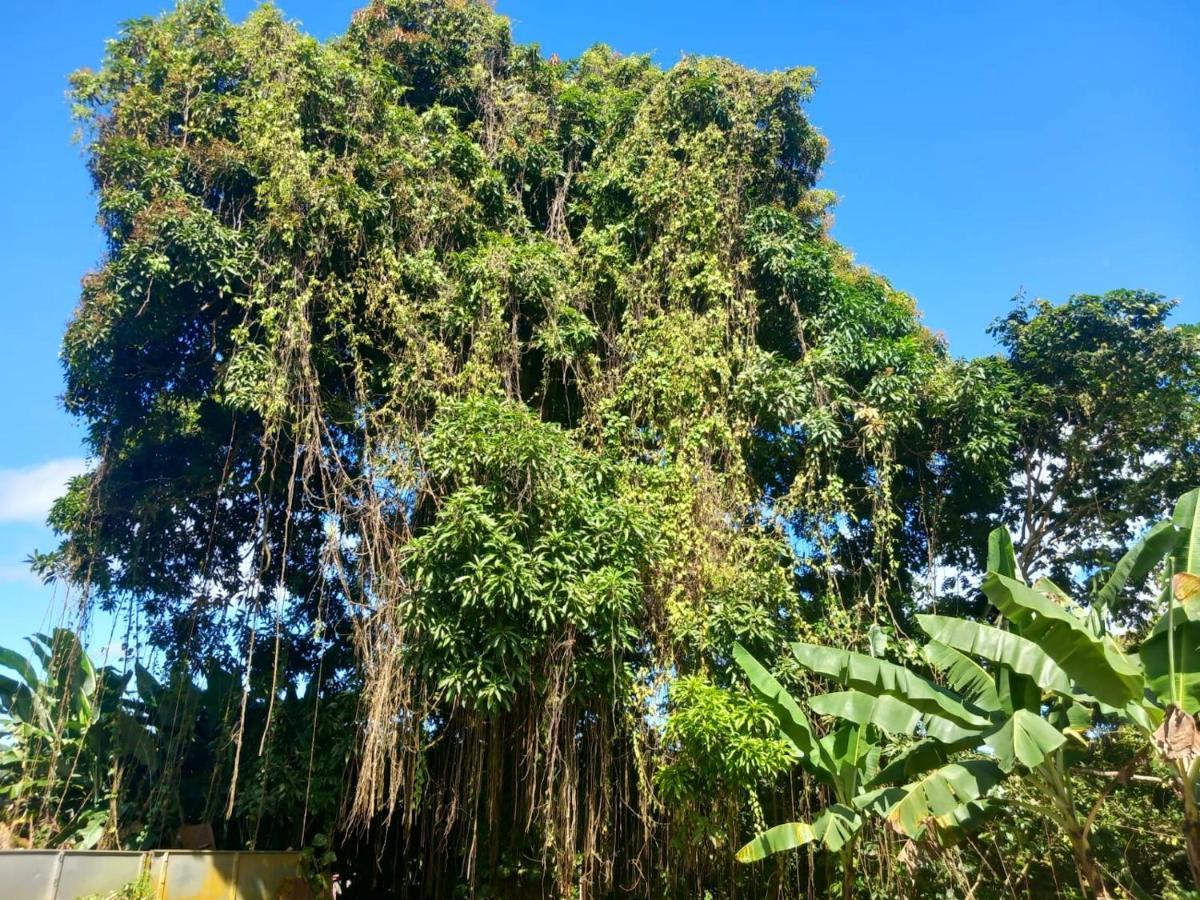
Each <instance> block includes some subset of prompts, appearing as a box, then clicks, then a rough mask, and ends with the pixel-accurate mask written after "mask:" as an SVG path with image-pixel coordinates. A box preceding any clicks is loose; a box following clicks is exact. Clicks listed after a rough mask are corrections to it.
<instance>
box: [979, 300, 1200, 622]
mask: <svg viewBox="0 0 1200 900" xmlns="http://www.w3.org/2000/svg"><path fill="white" fill-rule="evenodd" d="M1174 307H1175V302H1174V301H1170V300H1166V299H1164V298H1163V297H1161V296H1160V295H1158V294H1151V293H1148V292H1145V291H1126V290H1122V291H1110V292H1109V293H1106V294H1103V295H1100V296H1095V295H1088V294H1080V295H1077V296H1074V297H1071V298H1070V299H1069V300H1068V301H1067V302H1065V303H1063V304H1060V305H1054V304H1051V303H1049V302H1048V301H1045V300H1037V301H1034V302H1029V303H1026V302H1022V303H1020V304H1018V305H1017V307H1016V308H1014V309H1013V311H1012V312H1011V313H1009V314H1008V315H1007V316H1005V317H1004V318H1003V319H1000V320H998V321H997V322H996V323H995V324H994V325H993V326H992V328H991V333H992V335H993V336H994V337H995V338H996V339H997V340H998V341H999V342H1000V344H1001V346H1002V347H1003V348H1004V351H1005V357H1006V360H1007V363H1008V366H1009V368H1010V369H1011V371H1012V373H1013V376H1014V377H1015V379H1016V380H1015V384H1014V385H1013V388H1012V390H1013V392H1014V397H1015V399H1016V401H1017V408H1016V410H1015V412H1016V414H1017V417H1018V422H1019V425H1018V429H1019V439H1018V441H1017V443H1016V471H1015V478H1014V479H1013V482H1012V486H1011V488H1010V490H1009V493H1008V498H1007V501H1006V503H1005V508H1004V520H1005V522H1007V523H1008V524H1009V525H1011V527H1012V528H1013V529H1014V531H1015V537H1016V541H1017V546H1018V559H1019V562H1020V566H1021V569H1022V571H1024V572H1025V573H1027V575H1028V576H1030V577H1033V576H1037V575H1041V574H1047V575H1049V576H1051V577H1052V578H1054V579H1055V580H1056V581H1058V582H1059V583H1063V584H1066V583H1069V582H1071V581H1077V580H1079V579H1080V578H1081V577H1082V578H1085V579H1086V578H1088V577H1090V576H1091V575H1092V574H1093V573H1094V572H1095V570H1096V567H1097V566H1098V565H1099V564H1100V563H1101V562H1103V561H1104V560H1106V559H1110V558H1112V557H1113V556H1114V552H1113V551H1114V550H1115V549H1116V548H1119V547H1122V546H1124V545H1126V544H1127V543H1128V542H1129V541H1130V539H1131V538H1133V537H1136V536H1137V533H1138V532H1139V531H1140V530H1141V529H1142V528H1144V527H1146V526H1147V525H1148V524H1149V523H1150V522H1152V521H1154V520H1155V519H1156V518H1157V517H1159V516H1160V515H1161V514H1162V513H1163V512H1164V511H1165V510H1167V509H1168V508H1169V507H1170V504H1171V502H1172V499H1173V498H1174V497H1177V496H1179V495H1181V494H1183V493H1184V492H1185V491H1187V490H1188V489H1190V488H1191V487H1193V486H1195V485H1196V484H1197V483H1198V482H1200V335H1198V334H1197V332H1196V329H1195V328H1194V327H1192V326H1186V325H1172V324H1170V323H1169V322H1168V317H1169V315H1170V313H1171V310H1172V309H1173V308H1174ZM1140 587H1141V584H1136V585H1130V586H1129V587H1128V589H1127V591H1126V593H1125V595H1124V597H1123V603H1122V604H1120V605H1119V606H1118V607H1116V608H1115V611H1116V612H1118V613H1120V614H1123V615H1125V616H1128V617H1130V618H1132V619H1136V618H1137V616H1138V615H1139V612H1140V611H1141V610H1142V609H1143V606H1142V605H1140V604H1138V603H1137V602H1136V600H1135V592H1136V590H1137V589H1139V588H1140Z"/></svg>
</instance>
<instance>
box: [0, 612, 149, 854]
mask: <svg viewBox="0 0 1200 900" xmlns="http://www.w3.org/2000/svg"><path fill="white" fill-rule="evenodd" d="M28 640H29V644H30V647H31V648H32V650H33V658H29V657H26V656H23V655H22V654H20V653H18V652H16V651H15V650H10V649H7V648H0V667H3V668H5V669H8V670H10V671H11V672H13V673H15V675H16V677H15V678H14V677H10V676H8V675H0V796H3V797H4V798H5V800H6V803H5V805H4V813H3V819H4V821H5V824H6V825H7V826H8V828H9V829H10V830H11V831H12V832H15V833H17V834H19V835H22V836H23V837H24V838H25V839H26V840H27V841H29V842H30V843H32V844H33V845H35V846H62V845H66V846H72V847H77V848H81V849H90V848H92V847H96V846H104V845H105V844H107V845H109V846H113V845H115V841H116V824H117V822H116V820H117V794H116V789H115V786H116V785H117V784H118V783H119V781H120V769H121V766H122V762H123V760H122V755H123V749H122V748H123V747H124V746H127V745H128V744H129V743H131V742H133V743H136V742H138V741H140V740H142V739H143V732H142V730H141V728H140V726H139V725H138V723H137V722H136V721H135V720H134V719H133V718H132V717H131V716H130V715H129V714H128V713H127V712H126V710H125V709H124V695H125V689H126V686H127V685H128V683H129V675H128V674H124V675H123V674H121V673H119V672H117V671H116V670H115V669H113V668H111V667H107V666H106V667H103V668H97V667H96V666H95V665H93V663H92V661H91V660H90V659H89V658H88V655H87V653H86V652H85V651H84V648H83V645H82V644H81V642H80V640H79V638H78V636H77V635H75V634H74V633H73V632H71V631H68V630H66V629H55V631H54V632H53V633H52V634H51V635H44V634H38V635H35V636H33V637H31V638H29V639H28Z"/></svg>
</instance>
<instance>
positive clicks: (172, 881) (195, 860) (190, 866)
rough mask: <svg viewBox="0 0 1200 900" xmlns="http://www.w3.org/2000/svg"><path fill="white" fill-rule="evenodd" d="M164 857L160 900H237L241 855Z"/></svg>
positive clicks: (173, 854) (166, 852)
mask: <svg viewBox="0 0 1200 900" xmlns="http://www.w3.org/2000/svg"><path fill="white" fill-rule="evenodd" d="M160 853H161V855H162V857H163V869H162V872H161V874H160V875H159V879H160V880H159V882H158V893H157V896H159V897H162V898H164V900H236V898H237V892H236V885H237V863H238V855H239V854H237V853H221V852H216V853H200V852H193V851H188V850H181V851H173V850H164V851H160ZM155 855H156V856H157V855H159V854H157V853H156V854H155Z"/></svg>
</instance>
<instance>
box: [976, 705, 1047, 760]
mask: <svg viewBox="0 0 1200 900" xmlns="http://www.w3.org/2000/svg"><path fill="white" fill-rule="evenodd" d="M1065 742H1066V738H1064V737H1063V736H1062V734H1061V733H1060V732H1059V731H1058V730H1057V729H1055V727H1054V726H1053V725H1051V724H1050V723H1049V722H1047V721H1046V720H1045V719H1043V718H1042V717H1041V716H1039V715H1037V714H1036V713H1031V712H1029V711H1028V710H1024V709H1018V710H1017V711H1016V712H1014V713H1013V714H1012V717H1011V718H1010V719H1009V720H1008V721H1007V722H1005V723H1004V724H1003V725H1001V726H1000V727H999V728H998V729H996V730H995V731H994V732H992V733H991V734H989V735H988V736H987V737H986V738H984V743H985V744H987V746H989V747H991V748H992V751H993V752H994V753H995V754H996V763H997V765H999V766H1000V768H1001V770H1003V771H1005V772H1011V771H1012V770H1013V769H1014V768H1016V765H1017V763H1020V764H1021V765H1023V766H1024V767H1025V768H1027V769H1036V768H1037V767H1038V766H1040V765H1041V764H1042V763H1043V762H1045V760H1046V757H1047V756H1049V755H1050V754H1051V753H1053V752H1054V751H1055V750H1057V749H1058V748H1059V747H1061V746H1062V745H1063V744H1064V743H1065Z"/></svg>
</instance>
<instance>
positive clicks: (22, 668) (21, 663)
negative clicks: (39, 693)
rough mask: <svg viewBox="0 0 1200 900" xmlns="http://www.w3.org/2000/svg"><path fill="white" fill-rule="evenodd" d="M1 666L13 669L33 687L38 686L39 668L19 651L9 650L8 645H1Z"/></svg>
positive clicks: (35, 688) (34, 688)
mask: <svg viewBox="0 0 1200 900" xmlns="http://www.w3.org/2000/svg"><path fill="white" fill-rule="evenodd" d="M0 668H5V669H12V670H13V671H14V672H16V673H17V674H18V675H20V676H21V679H22V680H23V681H24V682H25V684H27V685H28V686H29V687H30V688H31V689H33V690H35V691H36V690H37V688H38V675H37V670H36V669H35V668H34V667H33V663H31V662H30V661H29V660H28V659H26V658H25V657H24V656H22V655H21V654H20V653H18V652H17V651H16V650H9V649H8V648H7V647H0Z"/></svg>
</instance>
